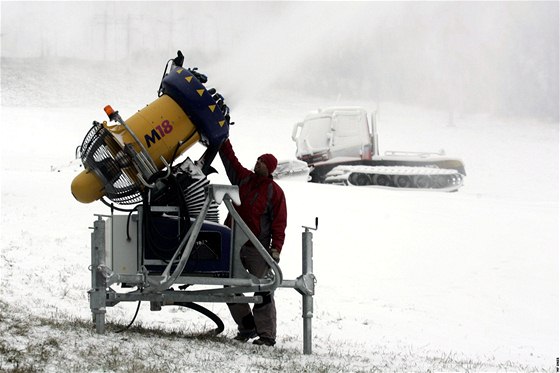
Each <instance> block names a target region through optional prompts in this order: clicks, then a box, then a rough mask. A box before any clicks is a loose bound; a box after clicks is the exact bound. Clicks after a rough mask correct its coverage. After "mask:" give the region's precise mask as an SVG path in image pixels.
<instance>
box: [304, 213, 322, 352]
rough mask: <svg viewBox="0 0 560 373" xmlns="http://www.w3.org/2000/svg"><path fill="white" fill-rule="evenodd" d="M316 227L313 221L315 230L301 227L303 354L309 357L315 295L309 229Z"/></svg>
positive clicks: (311, 242)
mask: <svg viewBox="0 0 560 373" xmlns="http://www.w3.org/2000/svg"><path fill="white" fill-rule="evenodd" d="M317 225H318V221H317V219H315V228H309V227H303V228H305V231H304V232H303V233H302V260H301V263H302V277H301V279H302V280H303V282H304V285H305V286H303V288H304V289H305V291H302V292H301V293H302V297H303V307H302V308H303V310H302V311H303V312H302V317H303V353H304V354H305V355H310V354H311V352H312V337H313V336H312V327H311V321H312V319H313V295H314V294H315V276H314V275H313V233H311V232H310V230H311V229H313V230H316V229H317Z"/></svg>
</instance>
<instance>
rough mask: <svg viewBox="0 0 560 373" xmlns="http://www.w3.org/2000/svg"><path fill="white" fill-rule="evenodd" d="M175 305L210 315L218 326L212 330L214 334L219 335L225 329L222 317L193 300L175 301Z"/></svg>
mask: <svg viewBox="0 0 560 373" xmlns="http://www.w3.org/2000/svg"><path fill="white" fill-rule="evenodd" d="M173 305H174V306H182V307H186V308H190V309H191V310H194V311H197V312H200V313H201V314H203V315H204V316H206V317H208V318H209V319H210V320H212V321H214V322H215V323H216V326H217V328H216V329H214V330H213V331H212V333H213V334H214V335H218V334H220V333H221V332H223V331H224V322H223V321H222V319H220V318H219V317H218V315H216V314H215V313H214V312H212V311H210V310H209V309H208V308H206V307H203V306H201V305H200V304H196V303H192V302H175V303H173Z"/></svg>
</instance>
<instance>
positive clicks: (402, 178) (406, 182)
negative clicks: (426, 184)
mask: <svg viewBox="0 0 560 373" xmlns="http://www.w3.org/2000/svg"><path fill="white" fill-rule="evenodd" d="M395 185H396V186H397V187H399V188H410V186H411V185H412V182H411V181H410V178H409V177H408V176H406V175H397V176H395Z"/></svg>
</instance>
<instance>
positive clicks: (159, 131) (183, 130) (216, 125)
mask: <svg viewBox="0 0 560 373" xmlns="http://www.w3.org/2000/svg"><path fill="white" fill-rule="evenodd" d="M182 63H183V56H182V54H181V52H180V51H179V52H178V56H177V57H176V58H175V59H172V60H169V61H168V63H167V64H166V66H165V70H164V75H163V77H162V80H161V84H160V88H159V91H158V98H157V99H156V100H155V101H153V102H152V103H150V104H149V105H147V106H146V107H145V108H143V109H141V110H140V111H138V112H137V113H136V114H134V115H132V116H131V117H130V118H129V119H127V120H123V119H122V118H121V116H120V115H119V113H118V111H115V110H114V109H113V108H112V107H111V106H110V105H108V106H106V107H105V109H104V110H105V112H106V114H107V115H108V117H109V120H110V123H107V121H104V122H102V123H99V122H96V121H94V122H93V126H92V128H91V129H90V130H89V132H88V133H87V135H86V136H85V138H84V140H83V143H82V145H81V147H80V154H81V160H82V163H83V165H84V168H85V169H84V171H82V173H80V174H79V175H78V176H76V178H75V179H74V180H73V182H72V185H71V190H72V194H73V196H74V197H75V198H76V199H77V200H78V201H80V202H82V203H91V202H93V201H96V200H98V199H101V198H102V197H107V198H109V199H110V200H112V201H113V202H117V203H120V204H134V203H138V202H140V201H141V200H142V197H141V193H142V192H143V190H145V189H146V188H150V187H153V185H154V183H155V182H156V181H157V180H158V179H159V178H161V177H162V175H165V173H166V172H169V170H170V169H171V167H170V165H172V164H173V161H174V160H175V159H177V158H178V157H179V156H180V155H182V154H183V153H185V152H186V151H187V150H188V149H189V148H191V147H192V146H193V145H194V144H196V143H201V144H203V145H204V146H206V147H207V149H206V151H205V152H204V154H203V155H202V157H201V158H200V159H199V160H198V161H197V162H196V165H197V166H198V168H200V170H201V171H202V173H203V174H204V175H208V174H209V173H211V172H213V169H212V167H211V163H212V161H213V159H214V157H215V156H216V154H217V152H218V150H219V148H220V146H221V144H222V142H223V141H224V140H225V139H226V138H227V137H228V134H229V125H230V122H229V108H228V107H227V106H226V105H225V104H224V99H223V97H222V96H221V95H220V94H219V93H216V90H215V89H213V88H211V89H206V88H205V86H204V85H203V83H206V81H207V78H206V76H205V75H203V74H201V73H199V72H198V71H197V70H196V68H194V69H190V68H184V67H182ZM164 169H166V170H167V171H163V170H164Z"/></svg>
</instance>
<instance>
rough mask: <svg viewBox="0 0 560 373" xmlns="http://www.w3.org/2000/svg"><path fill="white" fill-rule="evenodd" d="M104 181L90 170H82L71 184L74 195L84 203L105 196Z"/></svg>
mask: <svg viewBox="0 0 560 373" xmlns="http://www.w3.org/2000/svg"><path fill="white" fill-rule="evenodd" d="M104 189H105V188H104V187H103V183H101V180H99V178H98V177H97V175H95V174H94V173H93V172H91V171H90V170H84V171H82V172H81V173H80V174H79V175H78V176H76V177H75V178H74V180H73V181H72V185H71V190H72V195H73V196H74V198H76V200H78V201H79V202H82V203H91V202H93V201H97V200H98V199H100V198H101V197H103V195H104V194H105V193H104Z"/></svg>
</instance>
